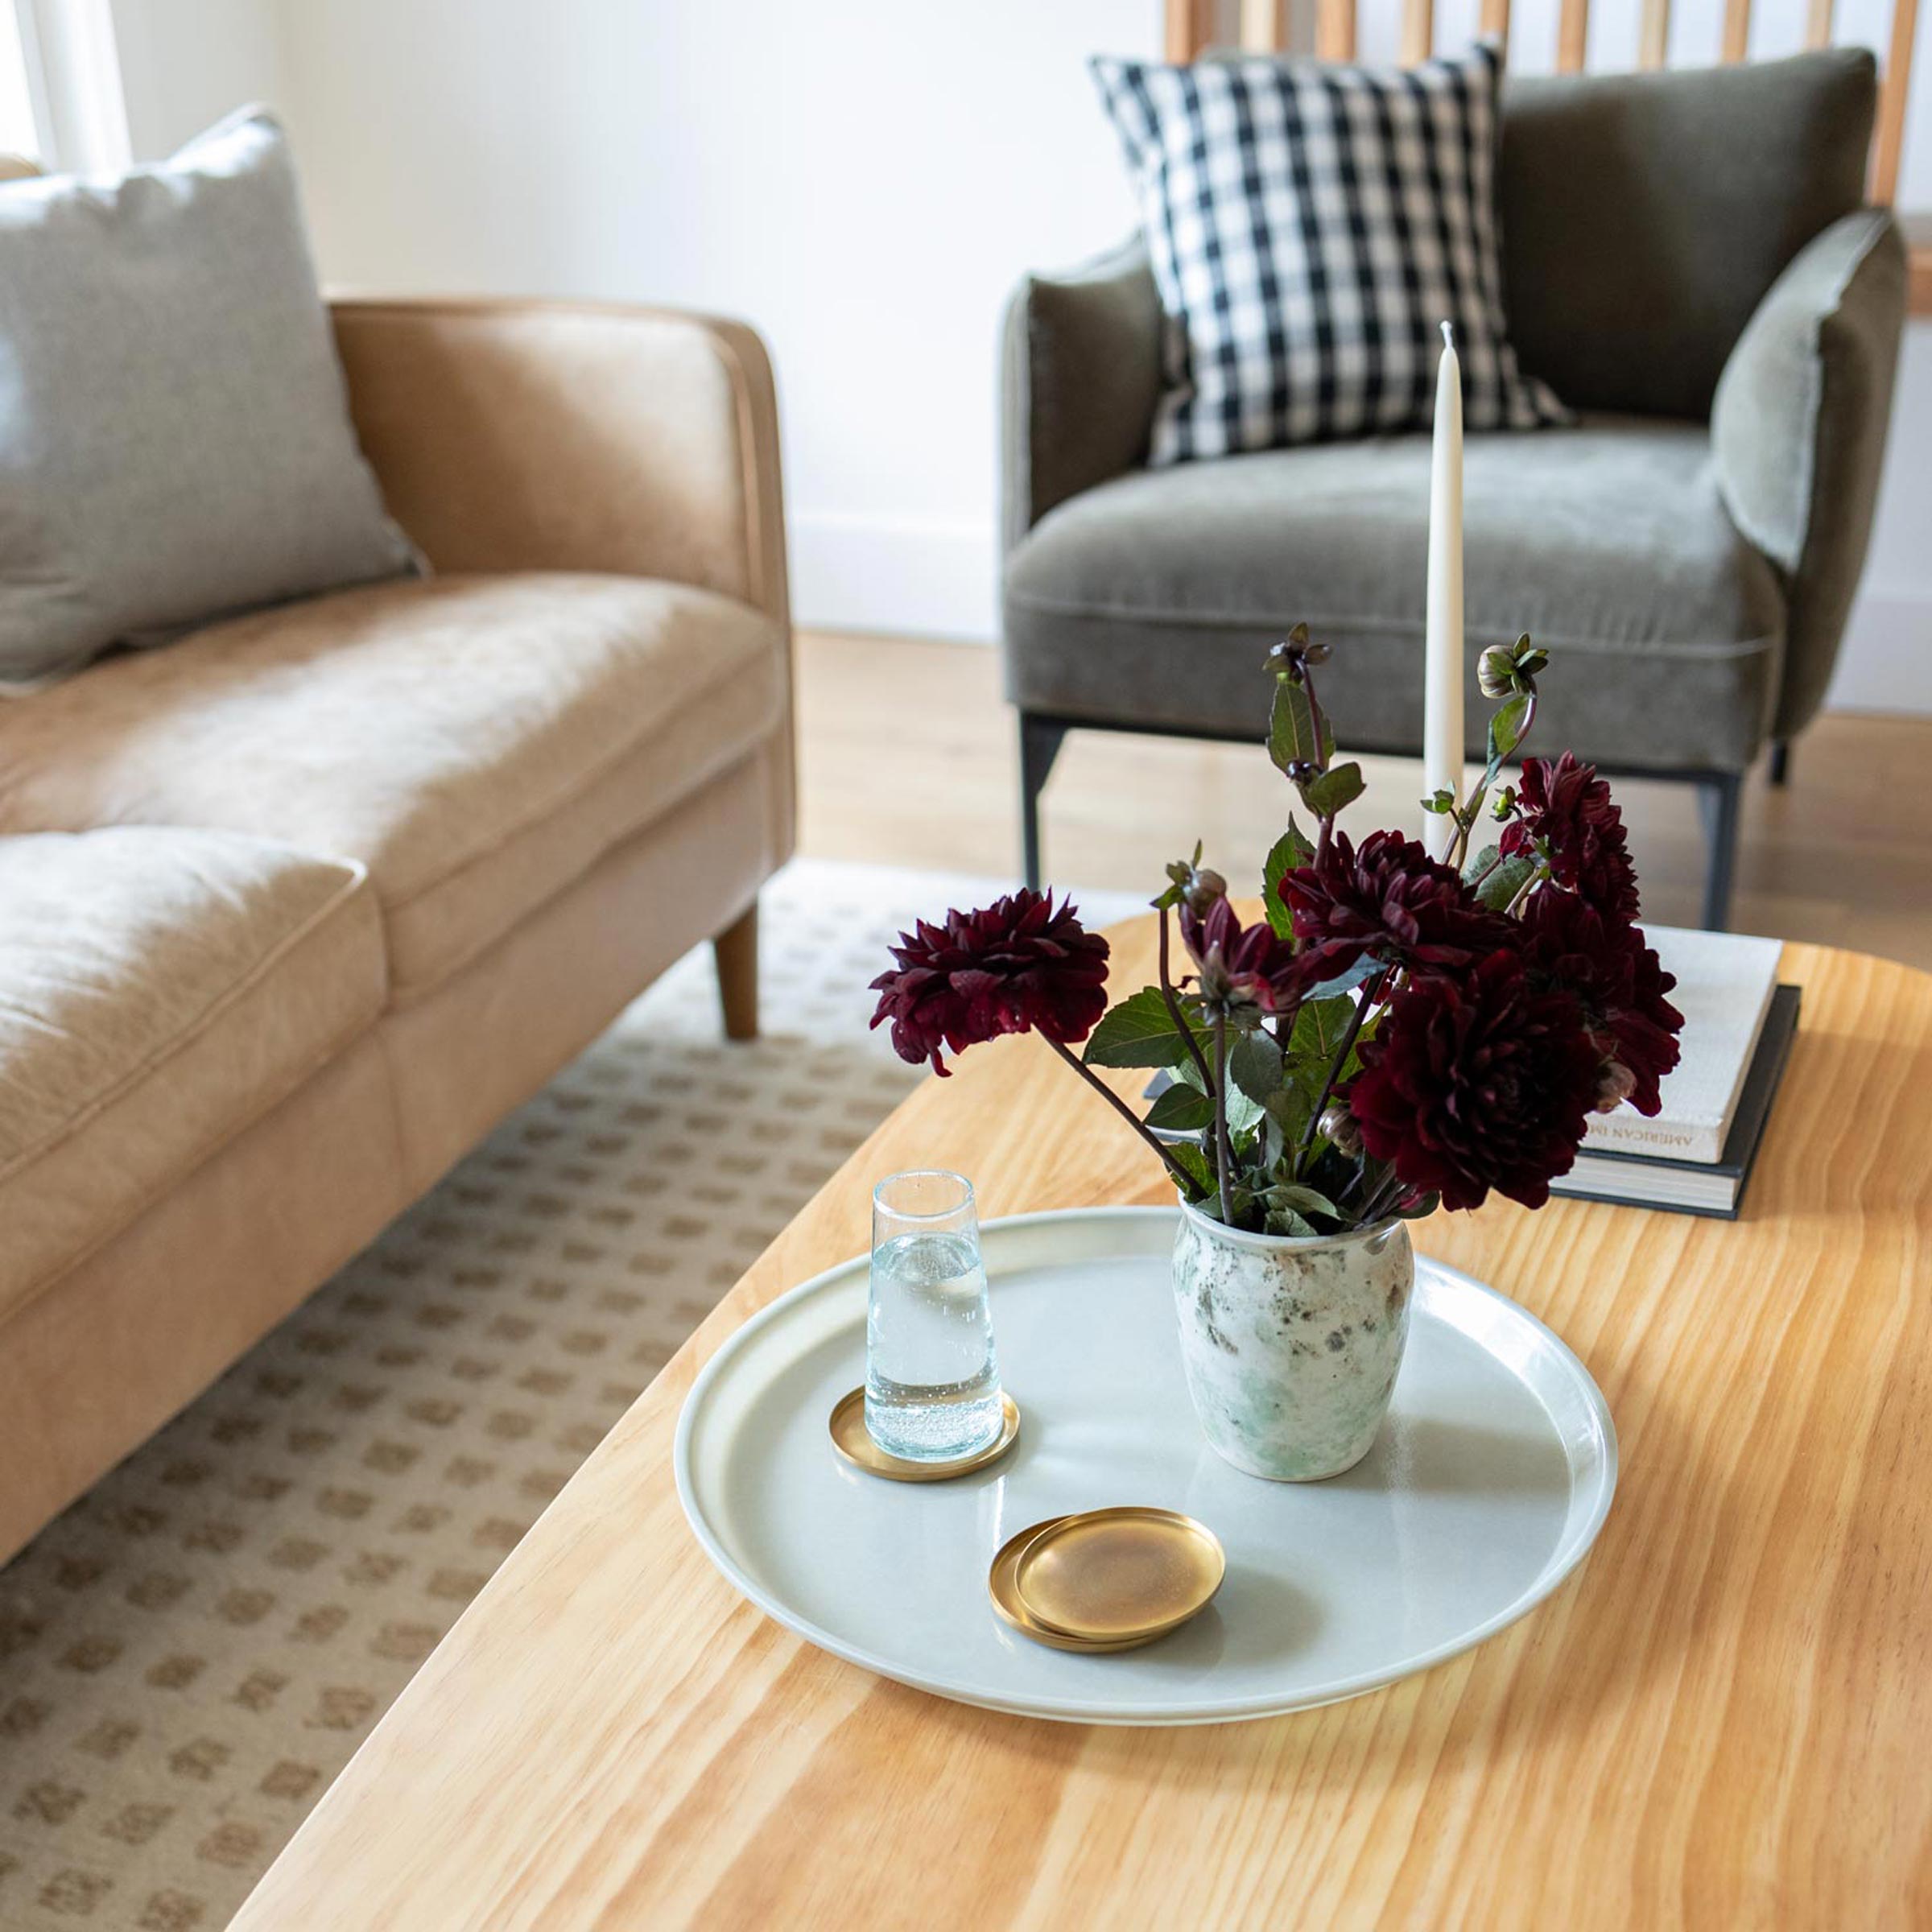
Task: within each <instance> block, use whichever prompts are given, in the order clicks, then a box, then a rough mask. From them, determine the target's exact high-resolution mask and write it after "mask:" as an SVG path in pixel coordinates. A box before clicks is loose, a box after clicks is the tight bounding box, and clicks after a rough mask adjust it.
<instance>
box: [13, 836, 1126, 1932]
mask: <svg viewBox="0 0 1932 1932" xmlns="http://www.w3.org/2000/svg"><path fill="white" fill-rule="evenodd" d="M985 890H986V889H985V886H984V883H983V882H975V881H960V880H957V879H948V878H945V877H939V876H936V875H930V874H928V875H924V876H922V875H919V874H914V873H903V872H886V871H883V870H878V869H870V868H865V867H857V866H839V865H826V864H821V863H815V862H812V861H800V862H799V863H797V864H795V865H792V866H791V867H790V868H789V869H787V870H786V872H785V873H783V874H782V875H781V877H779V879H778V881H775V882H774V886H773V887H772V888H771V889H770V892H769V894H768V896H767V898H766V911H765V914H764V921H765V935H764V938H765V947H766V1023H767V1026H768V1030H767V1032H766V1034H765V1036H764V1037H763V1038H762V1039H760V1040H758V1041H756V1042H752V1043H750V1044H749V1045H745V1046H731V1045H729V1044H727V1043H725V1042H724V1041H723V1039H722V1038H721V1036H720V1033H719V1030H718V1021H717V1009H716V995H715V992H714V990H713V984H712V976H711V970H710V962H709V957H708V948H705V949H701V950H700V952H699V953H696V954H694V955H693V956H691V957H690V958H688V959H687V960H684V961H683V963H682V964H680V965H679V966H678V967H677V968H675V970H674V971H673V972H671V973H670V974H668V975H667V976H666V977H665V978H664V979H663V980H661V981H660V982H659V983H658V985H657V986H655V987H654V988H653V989H651V991H650V993H647V994H646V995H645V996H644V997H643V998H642V999H641V1000H639V1001H638V1002H637V1003H636V1005H634V1006H633V1007H632V1008H631V1009H630V1010H629V1012H627V1013H625V1015H624V1016H623V1018H621V1020H620V1021H619V1022H617V1025H616V1026H614V1027H613V1028H612V1030H610V1032H609V1034H606V1035H605V1038H603V1039H602V1040H601V1041H600V1042H598V1044H597V1046H596V1047H593V1048H592V1050H591V1051H589V1052H588V1054H586V1055H584V1058H583V1059H581V1060H580V1061H578V1062H577V1063H576V1065H574V1066H573V1067H571V1068H569V1069H568V1071H566V1072H564V1074H562V1075H559V1077H558V1079H557V1080H555V1082H553V1083H552V1084H551V1086H550V1087H549V1088H547V1090H546V1091H545V1092H543V1093H542V1094H540V1095H539V1096H538V1097H537V1098H536V1099H535V1100H533V1101H531V1102H530V1104H529V1105H528V1106H527V1107H526V1108H523V1109H522V1111H521V1112H519V1113H517V1114H516V1115H514V1117H512V1118H511V1119H510V1120H509V1121H506V1122H505V1123H504V1125H502V1127H501V1128H500V1129H498V1130H497V1133H494V1134H493V1136H492V1137H490V1139H489V1141H487V1142H486V1143H485V1145H484V1146H482V1147H481V1148H480V1149H479V1150H477V1152H476V1153H475V1154H473V1155H472V1156H471V1157H470V1158H469V1159H468V1160H466V1161H465V1162H464V1163H463V1164H462V1166H460V1167H459V1168H458V1169H457V1170H456V1171H455V1172H454V1173H453V1174H451V1175H450V1176H449V1178H448V1179H447V1180H445V1181H444V1183H442V1185H441V1186H440V1187H438V1188H437V1189H436V1191H434V1193H432V1194H431V1195H429V1196H428V1197H427V1199H425V1200H423V1202H421V1203H419V1205H418V1206H417V1207H416V1208H414V1209H413V1210H412V1211H411V1212H410V1213H409V1214H407V1215H406V1216H404V1217H403V1219H402V1220H400V1221H398V1223H397V1224H395V1225H394V1227H393V1228H390V1230H389V1232H387V1233H386V1234H385V1235H384V1236H382V1238H381V1239H380V1240H379V1241H377V1242H376V1243H375V1245H374V1246H373V1247H372V1248H370V1249H369V1250H368V1251H367V1252H366V1253H364V1254H363V1255H361V1257H358V1258H357V1260H356V1261H354V1262H353V1263H352V1264H351V1265H349V1267H348V1268H346V1269H344V1270H343V1272H342V1273H341V1274H340V1275H339V1276H337V1277H336V1279H335V1280H334V1281H332V1282H330V1283H329V1284H328V1286H326V1287H324V1288H323V1289H322V1290H320V1292H318V1293H317V1294H316V1295H314V1296H313V1297H312V1298H311V1299H310V1300H309V1301H308V1302H307V1303H306V1304H305V1305H304V1306H303V1307H302V1308H301V1309H300V1310H299V1311H297V1312H296V1313H295V1315H292V1316H291V1317H290V1319H288V1320H287V1322H285V1323H283V1325H282V1326H281V1327H279V1329H277V1330H276V1331H275V1333H274V1334H273V1335H270V1336H269V1337H268V1339H267V1340H265V1341H264V1342H263V1343H262V1344H261V1345H260V1346H259V1347H258V1348H256V1349H255V1350H254V1352H252V1353H251V1354H250V1355H249V1356H246V1358H245V1359H244V1360H242V1361H241V1362H240V1363H238V1364H237V1365H236V1366H235V1368H234V1369H232V1370H231V1371H230V1372H229V1373H228V1374H227V1375H226V1376H225V1377H223V1378H222V1379H221V1381H220V1382H219V1383H217V1385H215V1387H213V1389H210V1390H209V1391H208V1393H207V1394H205V1395H204V1396H203V1397H201V1399H200V1401H199V1402H196V1403H195V1404H194V1405H193V1406H192V1407H191V1408H189V1409H188V1410H186V1411H185V1412H184V1414H181V1415H180V1416H179V1417H177V1418H175V1421H174V1422H172V1423H171V1424H170V1425H169V1426H168V1427H167V1428H166V1429H165V1430H163V1431H162V1433H161V1434H160V1435H158V1436H157V1437H156V1438H155V1439H154V1440H153V1441H152V1442H151V1443H149V1444H148V1445H147V1447H145V1448H143V1449H142V1450H140V1451H138V1452H137V1453H136V1454H135V1455H133V1456H131V1457H130V1458H129V1459H128V1460H127V1461H126V1463H123V1464H122V1466H121V1467H120V1468H118V1469H117V1470H115V1471H114V1473H113V1474H112V1475H110V1476H108V1477H107V1478H106V1479H105V1480H104V1481H103V1482H102V1483H101V1484H100V1485H99V1486H98V1487H97V1488H96V1489H95V1490H94V1491H93V1492H92V1494H90V1495H89V1496H86V1497H85V1498H84V1499H83V1500H82V1501H80V1502H78V1503H76V1505H74V1506H73V1508H72V1509H69V1510H68V1512H67V1513H66V1514H65V1515H64V1516H63V1517H60V1520H59V1521H57V1522H55V1523H54V1524H52V1525H50V1526H49V1527H48V1528H47V1530H44V1531H43V1533H42V1534H41V1535H40V1536H39V1538H37V1539H36V1541H35V1542H34V1543H33V1544H32V1545H31V1546H30V1547H29V1548H28V1549H27V1550H24V1551H23V1552H22V1553H21V1554H20V1555H19V1556H18V1557H17V1558H14V1561H13V1563H11V1564H10V1565H8V1566H7V1567H6V1568H5V1569H3V1570H0V1927H5V1928H6V1929H7V1932H29V1929H30V1928H31V1929H39V1928H43V1927H54V1926H75V1925H76V1924H80V1925H86V1926H89V1927H97V1928H104V1927H138V1928H141V1929H142V1932H189V1929H190V1928H200V1927H210V1928H213V1927H217V1926H223V1925H225V1923H226V1922H227V1921H228V1919H229V1917H230V1916H231V1915H232V1914H233V1913H234V1911H235V1910H236V1909H237V1908H238V1907H239V1905H240V1904H241V1902H242V1899H243V1898H244V1897H246V1894H247V1893H248V1891H249V1889H250V1887H251V1886H252V1885H253V1884H254V1881H255V1879H256V1878H257V1877H258V1876H259V1875H260V1873H261V1872H262V1869H263V1868H265V1867H266V1865H267V1864H268V1863H269V1861H270V1860H271V1859H272V1858H273V1857H274V1856H275V1853H276V1852H277V1851H279V1849H280V1847H281V1846H282V1845H283V1843H284V1842H285V1841H286V1840H287V1838H288V1836H289V1835H290V1834H291V1832H292V1831H294V1830H295V1827H296V1825H297V1824H298V1823H299V1822H300V1821H301V1819H302V1818H303V1815H304V1814H305V1813H306V1812H307V1810H308V1807H309V1806H311V1805H312V1803H313V1802H315V1800H316V1798H318V1797H319V1796H320V1794H321V1793H322V1791H323V1790H324V1789H325V1788H326V1786H327V1785H328V1782H329V1781H330V1780H331V1779H332V1777H334V1776H335V1775H336V1772H337V1771H339V1770H340V1769H341V1767H342V1765H344V1764H345V1762H346V1761H348V1758H349V1754H350V1753H351V1752H353V1750H354V1748H355V1747H356V1746H357V1744H358V1743H359V1742H360V1741H361V1739H362V1737H363V1736H365V1733H366V1732H368V1730H369V1727H370V1726H371V1725H372V1724H374V1722H375V1720H376V1719H377V1718H378V1717H379V1716H380V1715H382V1711H384V1710H385V1709H386V1707H388V1705H389V1704H390V1702H391V1701H392V1700H393V1699H394V1697H395V1695H396V1694H397V1693H398V1691H400V1690H401V1689H402V1687H403V1685H404V1684H405V1683H406V1682H407V1681H408V1679H409V1678H410V1676H411V1674H412V1673H413V1672H414V1670H415V1668H416V1666H418V1665H419V1663H420V1662H422V1660H423V1657H426V1656H427V1654H428V1653H429V1651H430V1650H431V1648H432V1647H433V1646H434V1645H436V1642H437V1641H438V1640H439V1639H440V1637H442V1635H443V1633H444V1631H445V1630H447V1629H448V1628H449V1626H450V1624H452V1623H453V1622H454V1621H455V1620H456V1616H457V1615H458V1613H459V1612H460V1611H461V1610H462V1608H463V1607H464V1604H467V1603H468V1602H469V1600H470V1599H471V1597H473V1596H474V1595H475V1594H476V1592H477V1590H478V1589H480V1588H481V1587H482V1585H483V1583H484V1582H485V1579H487V1578H488V1577H489V1573H490V1571H492V1570H493V1568H494V1567H495V1566H496V1565H497V1563H499V1562H500V1561H501V1560H502V1558H503V1556H504V1554H506V1552H507V1551H508V1550H510V1547H511V1546H513V1545H514V1543H515V1542H517V1540H518V1538H519V1537H521V1536H522V1534H523V1532H524V1530H526V1529H527V1528H528V1527H529V1525H530V1523H531V1522H532V1521H534V1520H535V1517H536V1516H537V1514H538V1513H539V1511H540V1510H541V1509H543V1505H545V1504H546V1503H547V1502H548V1501H549V1500H550V1499H551V1496H554V1495H555V1493H556V1492H557V1491H558V1490H559V1488H562V1487H563V1485H564V1482H565V1481H566V1480H568V1477H569V1476H570V1475H571V1473H572V1471H573V1470H574V1469H575V1468H576V1465H577V1464H578V1463H580V1461H581V1460H582V1459H583V1458H584V1456H585V1455H587V1454H588V1452H589V1451H591V1450H592V1448H594V1447H596V1445H597V1443H598V1442H599V1440H600V1439H601V1438H602V1436H603V1435H604V1433H605V1430H607V1429H608V1428H609V1426H610V1425H611V1424H612V1423H613V1422H614V1421H615V1420H616V1419H617V1417H618V1416H619V1415H620V1414H622V1413H623V1411H624V1410H625V1408H626V1407H627V1406H629V1404H630V1402H631V1401H632V1400H633V1398H634V1397H635V1396H636V1395H637V1393H638V1390H639V1389H642V1387H643V1386H644V1385H645V1384H646V1382H648V1381H650V1378H651V1377H652V1376H653V1375H654V1373H656V1372H657V1370H658V1369H659V1368H660V1367H661V1366H662V1365H663V1363H664V1362H665V1361H666V1360H667V1359H668V1358H669V1357H670V1356H671V1354H672V1353H673V1352H675V1350H676V1348H678V1346H679V1344H680V1343H681V1342H682V1341H683V1339H684V1337H685V1336H686V1335H687V1334H688V1333H689V1332H690V1331H691V1329H692V1328H693V1327H695V1326H696V1324H697V1323H698V1322H699V1321H700V1320H701V1319H703V1318H704V1315H706V1314H707V1313H708V1311H710V1309H711V1307H712V1305H713V1304H714V1303H715V1302H716V1300H717V1299H718V1298H719V1297H720V1295H721V1294H723V1293H724V1292H725V1290H726V1289H728V1288H729V1287H730V1286H731V1285H732V1284H733V1282H735V1281H736V1280H737V1278H738V1277H739V1275H740V1274H742V1273H743V1272H744V1270H745V1268H746V1267H747V1266H748V1265H749V1263H750V1262H751V1261H753V1259H754V1258H755V1257H757V1255H758V1253H759V1252H760V1250H761V1249H762V1248H763V1247H764V1246H765V1245H766V1242H768V1241H770V1239H771V1238H772V1236H774V1235H775V1234H776V1233H777V1232H778V1230H779V1228H782V1226H783V1225H784V1224H785V1223H786V1221H787V1220H789V1219H790V1218H791V1216H792V1215H793V1214H794V1213H795V1212H797V1210H798V1209H799V1207H801V1206H802V1205H803V1203H804V1202H805V1201H806V1199H807V1198H808V1197H809V1196H810V1195H811V1193H812V1192H813V1191H815V1189H816V1188H817V1187H819V1184H820V1183H822V1182H823V1181H824V1179H825V1177H826V1176H827V1175H828V1174H830V1173H831V1172H832V1169H833V1168H834V1167H835V1166H837V1164H838V1163H839V1162H840V1161H841V1160H843V1159H844V1157H845V1156H846V1155H847V1154H848V1153H850V1151H851V1150H852V1148H853V1147H854V1146H857V1144H858V1142H859V1141H861V1140H862V1139H863V1138H864V1137H865V1135H866V1134H867V1133H869V1132H870V1131H871V1129H873V1127H874V1126H875V1125H877V1123H878V1121H880V1119H881V1117H883V1116H884V1115H885V1114H886V1112H887V1111H888V1110H889V1109H890V1108H891V1107H892V1106H894V1104H896V1103H897V1102H898V1100H900V1098H901V1097H902V1096H903V1095H904V1094H906V1092H908V1091H909V1090H910V1088H911V1086H912V1085H913V1084H914V1080H916V1078H917V1077H918V1075H917V1073H916V1070H914V1069H913V1068H911V1067H906V1066H905V1065H903V1064H902V1063H900V1062H899V1061H898V1060H897V1059H894V1058H893V1056H892V1055H891V1053H890V1049H889V1048H888V1047H886V1044H885V1042H884V1041H883V1039H882V1038H881V1037H879V1036H877V1035H875V1034H869V1033H868V1032H867V1030H866V1027H865V1022H866V1019H867V1018H868V1017H869V1012H870V1000H869V997H868V996H867V995H866V994H865V992H864V990H863V989H864V987H865V982H866V981H867V980H869V979H870V978H871V977H872V976H873V974H874V973H876V972H878V971H879V970H880V968H881V965H882V964H883V963H884V960H885V954H884V947H885V944H886V941H887V939H889V938H890V934H891V932H892V931H894V929H896V928H898V927H901V926H903V925H905V924H906V923H909V922H910V920H911V919H913V918H914V916H915V915H917V914H921V913H925V914H931V913H932V912H934V911H935V910H940V909H943V907H944V906H947V905H948V904H958V903H961V902H973V901H976V899H977V898H978V895H980V894H982V893H983V892H984V891H985ZM1088 910H1090V912H1091V913H1092V914H1093V915H1094V916H1096V917H1100V918H1117V917H1121V916H1122V915H1123V914H1125V912H1127V911H1129V910H1133V906H1132V904H1131V902H1126V901H1123V900H1121V899H1120V898H1118V897H1117V896H1113V897H1109V898H1108V899H1107V901H1106V902H1105V903H1104V904H1102V903H1100V902H1099V901H1098V900H1097V899H1096V900H1095V901H1093V902H1090V905H1089V907H1088ZM781 980H782V988H783V991H782V996H781V995H780V994H779V993H778V982H780V981H781Z"/></svg>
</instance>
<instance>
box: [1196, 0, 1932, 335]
mask: <svg viewBox="0 0 1932 1932" xmlns="http://www.w3.org/2000/svg"><path fill="white" fill-rule="evenodd" d="M1623 3H1624V4H1625V5H1628V4H1631V0H1623ZM1636 3H1637V4H1638V5H1640V6H1641V14H1640V16H1639V24H1638V34H1637V58H1638V62H1639V64H1640V65H1641V66H1643V67H1645V68H1661V67H1662V66H1663V65H1664V64H1666V61H1667V60H1668V59H1669V56H1670V0H1636ZM1237 5H1238V6H1239V18H1240V35H1241V45H1242V46H1243V47H1246V48H1249V49H1250V50H1251V51H1253V52H1274V51H1276V50H1278V49H1281V48H1283V47H1286V44H1287V31H1288V0H1237ZM1751 11H1752V0H1724V19H1723V24H1722V27H1721V29H1720V31H1719V43H1718V57H1719V60H1724V61H1727V62H1729V61H1738V60H1744V59H1746V58H1747V57H1748V55H1749V53H1750V50H1751ZM1509 12H1510V7H1509V0H1480V12H1479V18H1480V23H1481V31H1483V32H1484V34H1486V35H1496V36H1497V37H1499V38H1500V39H1502V40H1503V41H1504V42H1505V44H1506V43H1508V40H1509ZM1836 13H1837V10H1836V7H1835V4H1834V0H1806V4H1805V44H1806V46H1807V47H1829V46H1830V45H1831V42H1832V33H1833V29H1834V28H1835V26H1836V24H1837V18H1836ZM1216 14H1217V8H1216V4H1215V0H1166V29H1167V31H1166V56H1167V58H1168V59H1169V60H1181V61H1185V60H1194V59H1195V58H1196V57H1197V56H1199V54H1200V53H1201V52H1203V50H1204V49H1205V48H1206V47H1209V46H1210V45H1212V43H1213V42H1214V40H1215V39H1216V31H1215V23H1216ZM1917 37H1918V0H1893V7H1892V32H1891V38H1890V43H1889V46H1888V47H1887V49H1886V55H1885V64H1884V68H1883V69H1882V72H1881V73H1880V79H1879V95H1878V126H1877V130H1876V134H1875V136H1874V138H1873V142H1872V200H1873V201H1874V202H1876V203H1877V204H1879V205H1880V206H1881V207H1883V206H1889V204H1890V203H1891V202H1892V200H1893V197H1894V196H1896V195H1897V192H1898V173H1899V163H1900V161H1901V158H1902V156H1903V155H1904V152H1905V112H1906V109H1907V106H1908V105H1909V101H1910V95H1911V85H1912V54H1913V42H1914V41H1915V40H1916V39H1917ZM1434 43H1435V0H1402V59H1403V60H1405V61H1406V62H1409V63H1410V64H1413V63H1414V62H1416V61H1418V60H1426V59H1428V57H1429V55H1430V52H1431V51H1432V49H1433V46H1434ZM1589 51H1590V0H1561V6H1560V9H1559V11H1558V15H1557V24H1556V70H1557V72H1558V73H1562V74H1576V73H1581V72H1583V67H1584V64H1585V62H1586V61H1587V59H1588V56H1589ZM1315 52H1316V53H1317V54H1319V56H1321V57H1322V58H1323V60H1353V59H1354V58H1355V52H1356V0H1315ZM1912 241H1913V246H1912V303H1913V309H1914V311H1915V312H1918V313H1920V314H1925V313H1928V312H1932V245H1928V243H1927V242H1926V238H1925V237H1924V236H1923V235H1922V234H1918V233H1915V234H1914V235H1913V237H1912Z"/></svg>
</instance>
